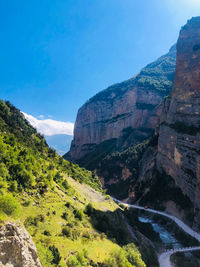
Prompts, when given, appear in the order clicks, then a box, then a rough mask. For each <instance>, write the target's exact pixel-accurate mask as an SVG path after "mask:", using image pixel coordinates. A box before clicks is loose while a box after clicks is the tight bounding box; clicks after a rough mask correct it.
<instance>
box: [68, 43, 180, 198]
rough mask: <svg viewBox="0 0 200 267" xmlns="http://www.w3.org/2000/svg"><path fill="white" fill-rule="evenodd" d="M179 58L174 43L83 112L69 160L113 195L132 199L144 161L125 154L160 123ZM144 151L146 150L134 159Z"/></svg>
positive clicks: (89, 101) (82, 108) (92, 99)
mask: <svg viewBox="0 0 200 267" xmlns="http://www.w3.org/2000/svg"><path fill="white" fill-rule="evenodd" d="M175 61H176V46H173V47H172V48H171V49H170V51H169V52H168V53H167V54H166V55H164V56H162V57H160V58H159V59H158V60H156V61H155V62H153V63H151V64H149V65H147V66H146V67H145V68H143V69H142V70H141V72H140V73H139V74H138V75H136V76H135V77H133V78H131V79H129V80H127V81H125V82H122V83H119V84H116V85H113V86H111V87H109V88H108V89H106V90H103V91H101V92H100V93H98V94H97V95H95V96H94V97H92V98H91V99H90V100H88V101H87V102H86V103H85V105H83V106H82V107H81V108H80V109H79V111H78V115H77V119H76V123H75V129H74V139H73V141H72V144H71V148H70V151H69V153H67V154H65V155H64V158H66V159H69V160H72V161H74V162H77V163H78V164H80V165H81V166H83V167H86V168H88V169H91V170H95V171H96V172H97V174H98V176H99V177H100V179H101V182H102V184H103V186H104V187H105V188H107V189H108V193H110V194H113V195H115V196H116V197H118V198H120V199H125V198H127V197H128V191H129V188H130V186H131V183H132V182H133V181H134V180H135V177H136V176H137V174H136V172H137V170H136V169H137V166H136V165H137V162H139V158H138V160H136V161H134V160H133V159H132V157H131V156H130V159H128V160H124V157H125V155H126V154H127V153H128V154H130V150H131V148H130V147H133V150H134V151H135V148H134V146H135V145H137V144H138V145H139V144H140V143H141V142H143V141H144V142H145V143H146V141H145V140H147V139H149V138H150V137H151V136H152V134H153V133H154V130H155V128H156V127H157V126H158V124H159V119H160V115H161V111H162V103H163V99H164V98H165V97H166V96H167V95H168V94H169V92H170V91H171V88H172V83H173V79H174V73H175ZM142 147H143V145H142ZM136 150H137V148H136ZM139 150H140V149H139ZM119 153H123V155H120V156H117V155H119ZM139 155H141V151H140V152H139V153H137V152H136V154H135V156H134V159H135V157H137V156H139ZM121 157H122V158H123V159H122V160H121V159H120V158H121ZM133 161H134V163H133ZM125 162H129V163H131V164H128V165H127V164H125Z"/></svg>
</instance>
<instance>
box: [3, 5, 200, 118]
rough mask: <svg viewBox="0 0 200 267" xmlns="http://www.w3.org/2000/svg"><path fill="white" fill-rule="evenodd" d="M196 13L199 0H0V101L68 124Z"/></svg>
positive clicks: (167, 45)
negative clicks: (78, 112) (89, 102)
mask: <svg viewBox="0 0 200 267" xmlns="http://www.w3.org/2000/svg"><path fill="white" fill-rule="evenodd" d="M197 15H200V1H199V0H162V1H160V0H42V1H41V0H29V1H27V0H11V1H8V0H1V1H0V27H1V34H0V98H2V99H6V100H10V101H11V102H12V103H13V104H15V105H16V106H17V107H18V108H20V109H21V110H22V111H23V112H25V113H27V114H30V115H32V116H34V117H36V118H37V119H38V118H39V116H40V118H45V119H47V118H51V119H53V120H57V121H65V122H74V121H75V118H76V113H77V110H78V108H79V107H80V106H81V105H82V104H83V103H84V102H85V101H86V100H87V99H88V98H90V97H91V96H93V95H94V94H95V93H97V92H99V91H100V90H102V89H104V88H106V87H107V86H109V85H111V84H113V83H116V82H120V81H123V80H125V79H128V78H130V77H131V76H133V75H134V74H136V73H138V72H139V70H140V69H141V68H142V67H144V66H145V65H146V64H147V63H150V62H151V61H152V60H155V59H156V58H157V57H159V56H161V55H162V54H164V53H166V52H167V51H168V49H169V48H170V46H171V45H173V44H174V43H175V42H176V40H177V38H178V33H179V30H180V27H181V26H182V25H184V24H185V23H186V21H187V19H189V18H191V17H192V16H197ZM41 115H42V116H41Z"/></svg>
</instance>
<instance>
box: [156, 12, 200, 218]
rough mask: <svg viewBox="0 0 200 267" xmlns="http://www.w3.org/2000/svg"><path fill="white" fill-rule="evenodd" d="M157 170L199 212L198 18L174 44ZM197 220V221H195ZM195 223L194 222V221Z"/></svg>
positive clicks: (182, 31) (199, 40)
mask: <svg viewBox="0 0 200 267" xmlns="http://www.w3.org/2000/svg"><path fill="white" fill-rule="evenodd" d="M157 169H158V170H159V171H160V172H163V171H164V172H165V173H166V174H167V175H169V176H171V177H172V178H173V179H174V180H175V182H176V184H177V185H178V186H179V187H180V188H181V190H182V192H183V193H184V194H185V195H186V196H188V197H189V199H190V200H191V201H192V203H193V204H194V206H195V207H196V208H197V212H196V215H197V217H198V216H199V215H198V214H199V212H198V210H199V209H200V17H196V18H193V19H191V20H190V21H188V23H187V24H186V26H184V27H183V28H182V29H181V32H180V36H179V39H178V43H177V66H176V74H175V82H174V88H173V91H172V94H171V96H170V98H169V99H168V100H167V101H166V103H165V108H164V112H163V116H162V123H161V126H160V133H159V140H158V154H157ZM199 218H200V217H199ZM196 219H197V218H196Z"/></svg>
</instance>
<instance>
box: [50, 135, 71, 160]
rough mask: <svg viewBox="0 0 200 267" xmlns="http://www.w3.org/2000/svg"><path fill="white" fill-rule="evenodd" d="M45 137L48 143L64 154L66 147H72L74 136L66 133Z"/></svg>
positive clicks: (60, 153)
mask: <svg viewBox="0 0 200 267" xmlns="http://www.w3.org/2000/svg"><path fill="white" fill-rule="evenodd" d="M45 139H46V141H47V144H48V145H49V146H50V147H51V148H53V149H55V150H56V152H57V153H58V154H59V155H61V156H62V155H64V154H65V152H66V149H67V150H68V149H69V148H70V144H71V141H72V139H73V137H72V136H71V135H66V134H56V135H51V136H46V135H45Z"/></svg>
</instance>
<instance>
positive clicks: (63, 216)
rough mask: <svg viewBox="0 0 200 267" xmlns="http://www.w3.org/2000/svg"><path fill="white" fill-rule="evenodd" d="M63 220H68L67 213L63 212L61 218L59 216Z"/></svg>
mask: <svg viewBox="0 0 200 267" xmlns="http://www.w3.org/2000/svg"><path fill="white" fill-rule="evenodd" d="M61 217H62V218H63V219H64V220H67V219H68V214H67V212H63V214H62V216H61Z"/></svg>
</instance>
